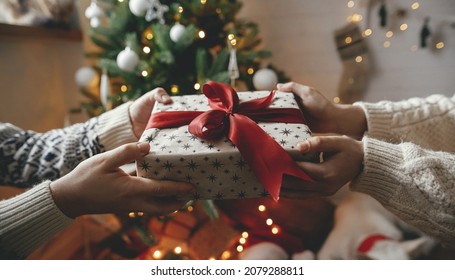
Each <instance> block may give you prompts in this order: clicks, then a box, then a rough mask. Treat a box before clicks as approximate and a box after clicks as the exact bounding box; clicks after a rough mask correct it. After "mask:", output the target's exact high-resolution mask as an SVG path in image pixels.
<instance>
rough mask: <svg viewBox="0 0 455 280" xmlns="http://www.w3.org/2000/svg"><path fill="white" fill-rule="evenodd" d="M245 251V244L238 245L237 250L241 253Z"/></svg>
mask: <svg viewBox="0 0 455 280" xmlns="http://www.w3.org/2000/svg"><path fill="white" fill-rule="evenodd" d="M242 251H243V246H242V245H238V246H237V252H239V253H241V252H242Z"/></svg>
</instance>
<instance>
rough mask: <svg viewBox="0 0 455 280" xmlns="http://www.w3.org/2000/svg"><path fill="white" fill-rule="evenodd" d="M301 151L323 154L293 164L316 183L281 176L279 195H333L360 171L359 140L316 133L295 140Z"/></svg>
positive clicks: (293, 196) (361, 144)
mask: <svg viewBox="0 0 455 280" xmlns="http://www.w3.org/2000/svg"><path fill="white" fill-rule="evenodd" d="M297 148H298V149H299V151H300V152H302V153H317V152H322V153H323V162H321V163H312V162H298V163H297V164H298V165H299V166H300V167H301V168H302V170H303V171H305V172H306V173H307V174H308V175H309V176H310V177H311V178H313V179H314V180H315V181H316V182H314V183H310V182H302V181H297V180H295V179H292V178H291V177H285V180H284V181H283V186H282V188H281V195H282V196H283V197H287V198H312V197H320V196H330V195H333V194H335V193H336V192H337V191H338V190H339V189H340V188H341V187H342V186H344V185H345V184H346V183H348V182H350V181H351V180H352V179H354V178H355V177H356V176H358V175H359V173H360V172H361V171H362V166H363V164H362V163H363V156H364V153H363V143H362V141H357V140H354V139H352V138H350V137H347V136H316V137H312V138H309V139H307V140H306V141H304V142H302V143H299V145H298V146H297Z"/></svg>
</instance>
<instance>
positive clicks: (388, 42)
mask: <svg viewBox="0 0 455 280" xmlns="http://www.w3.org/2000/svg"><path fill="white" fill-rule="evenodd" d="M391 44H392V43H390V41H385V42H384V44H383V45H384V48H388V47H390V45H391Z"/></svg>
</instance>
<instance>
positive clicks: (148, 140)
mask: <svg viewBox="0 0 455 280" xmlns="http://www.w3.org/2000/svg"><path fill="white" fill-rule="evenodd" d="M154 139H155V138H153V136H152V135H149V136H147V138H145V141H147V142H149V143H152V142H153V140H154Z"/></svg>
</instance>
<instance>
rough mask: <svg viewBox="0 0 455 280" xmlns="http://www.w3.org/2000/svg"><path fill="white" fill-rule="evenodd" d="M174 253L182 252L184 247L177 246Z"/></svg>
mask: <svg viewBox="0 0 455 280" xmlns="http://www.w3.org/2000/svg"><path fill="white" fill-rule="evenodd" d="M174 253H176V254H177V255H179V254H181V253H182V247H180V246H177V247H175V248H174Z"/></svg>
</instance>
